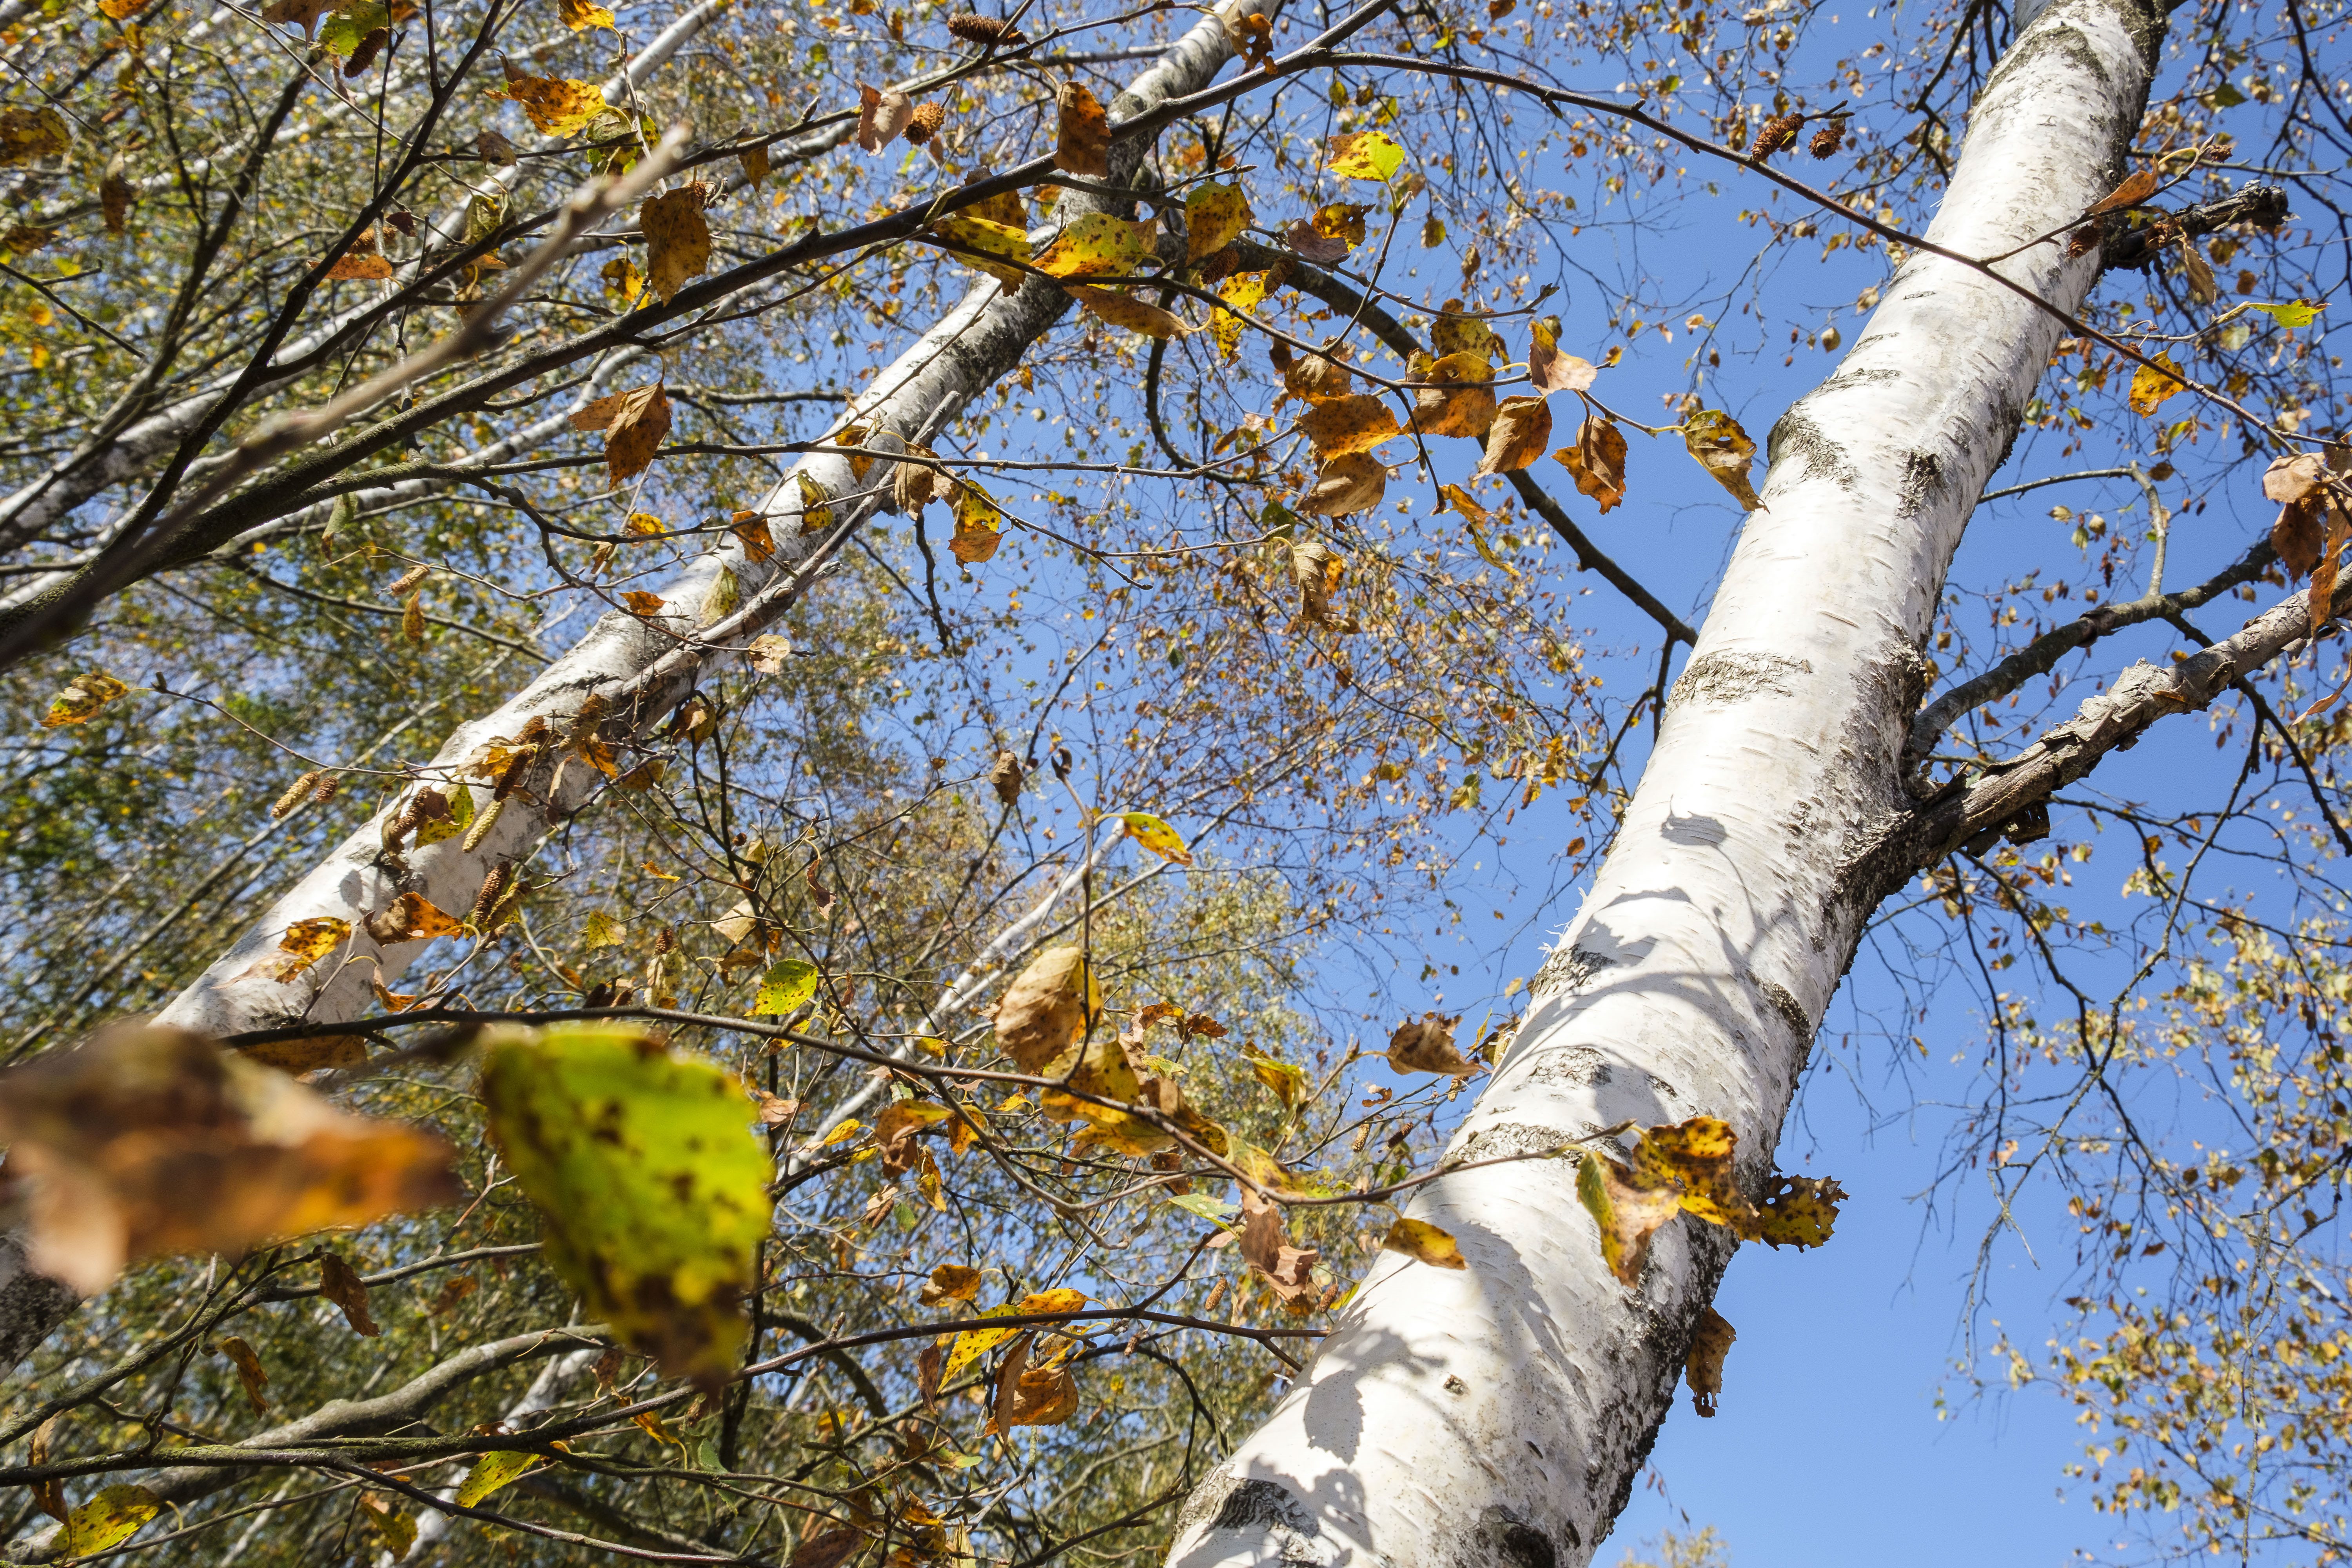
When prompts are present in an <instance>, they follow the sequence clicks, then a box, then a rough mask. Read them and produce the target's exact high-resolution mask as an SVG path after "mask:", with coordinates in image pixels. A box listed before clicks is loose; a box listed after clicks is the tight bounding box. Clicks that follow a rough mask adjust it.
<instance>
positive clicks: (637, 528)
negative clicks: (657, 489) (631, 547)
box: [621, 511, 669, 539]
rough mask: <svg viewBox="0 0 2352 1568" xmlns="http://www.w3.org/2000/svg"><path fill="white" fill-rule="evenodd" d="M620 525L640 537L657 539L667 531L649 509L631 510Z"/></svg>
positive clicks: (665, 526)
mask: <svg viewBox="0 0 2352 1568" xmlns="http://www.w3.org/2000/svg"><path fill="white" fill-rule="evenodd" d="M621 526H622V527H623V528H625V529H627V530H628V531H630V532H631V533H634V534H635V535H636V536H637V537H638V538H640V539H659V538H660V537H661V536H662V535H663V534H665V533H667V532H668V531H669V529H668V527H667V525H665V524H664V523H663V521H662V520H661V519H659V518H657V517H656V516H655V515H654V514H653V513H651V512H649V511H633V512H631V513H630V514H629V515H628V516H627V518H625V520H623V521H622V523H621Z"/></svg>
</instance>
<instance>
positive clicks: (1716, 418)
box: [1683, 408, 1764, 511]
mask: <svg viewBox="0 0 2352 1568" xmlns="http://www.w3.org/2000/svg"><path fill="white" fill-rule="evenodd" d="M1683 445H1684V446H1685V447H1688V448H1689V449H1690V455H1691V456H1692V457H1694V458H1697V459H1698V460H1699V465H1700V466H1701V467H1702V468H1706V471H1707V472H1708V473H1710V474H1712V475H1714V476H1715V482H1716V483H1717V484H1719V485H1721V486H1722V487H1723V488H1724V489H1727V490H1729V491H1730V492H1731V493H1732V494H1733V495H1735V496H1737V497H1738V498H1739V504H1740V505H1742V506H1744V507H1746V508H1747V509H1748V510H1750V511H1756V510H1761V509H1762V508H1763V506H1764V502H1763V501H1762V500H1760V499H1759V497H1758V496H1757V494H1756V490H1755V488H1754V487H1753V486H1751V485H1749V484H1748V463H1749V461H1750V460H1751V459H1753V458H1755V456H1756V443H1755V442H1753V441H1751V440H1749V439H1748V432H1747V431H1745V430H1742V429H1741V428H1740V427H1739V421H1738V420H1737V419H1734V418H1733V417H1732V416H1730V415H1728V414H1726V413H1723V412H1722V411H1721V410H1719V409H1713V408H1703V409H1701V410H1699V411H1698V412H1697V413H1696V414H1693V415H1691V416H1688V417H1686V418H1685V419H1684V421H1683Z"/></svg>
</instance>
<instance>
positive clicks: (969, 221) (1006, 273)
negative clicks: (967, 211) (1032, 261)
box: [931, 213, 1029, 289]
mask: <svg viewBox="0 0 2352 1568" xmlns="http://www.w3.org/2000/svg"><path fill="white" fill-rule="evenodd" d="M931 232H932V233H934V234H936V235H938V236H939V237H940V238H941V239H944V240H946V241H947V242H948V243H949V244H950V245H951V246H953V247H955V248H956V249H957V250H959V251H962V252H965V253H966V254H965V255H964V257H963V259H964V260H966V261H968V262H970V263H971V265H972V266H974V267H977V268H980V269H981V270H982V272H985V273H987V274H988V275H989V276H990V277H991V278H993V279H996V280H997V281H998V282H1000V283H1002V284H1003V285H1004V286H1005V288H1007V289H1018V288H1020V287H1021V285H1022V283H1023V282H1024V280H1025V279H1027V277H1028V274H1027V273H1025V272H1024V271H1022V270H1021V268H1023V267H1026V266H1027V265H1028V264H1029V234H1028V231H1027V230H1026V229H1021V228H1015V227H1014V226H1012V225H1011V224H1003V223H992V222H991V221H989V220H988V219H986V218H979V217H965V216H962V215H961V214H959V213H950V214H949V215H948V216H945V217H942V218H938V219H935V220H934V221H933V222H932V224H931ZM992 256H995V257H1002V258H1003V259H1004V261H1005V262H1006V263H1017V264H1018V265H1000V264H998V263H996V262H992V261H989V260H987V259H985V258H988V257H992Z"/></svg>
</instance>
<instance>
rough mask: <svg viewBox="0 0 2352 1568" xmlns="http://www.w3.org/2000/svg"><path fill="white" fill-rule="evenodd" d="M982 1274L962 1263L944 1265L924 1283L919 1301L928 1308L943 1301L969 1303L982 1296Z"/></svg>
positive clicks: (934, 1271)
mask: <svg viewBox="0 0 2352 1568" xmlns="http://www.w3.org/2000/svg"><path fill="white" fill-rule="evenodd" d="M980 1281H981V1272H980V1270H979V1269H977V1268H971V1267H968V1266H967V1265H964V1264H961V1263H942V1264H940V1266H939V1267H938V1268H934V1269H932V1270H931V1277H930V1278H929V1279H927V1280H925V1281H924V1282H923V1289H922V1290H921V1292H920V1293H919V1297H918V1300H920V1301H921V1302H922V1303H923V1305H924V1306H926V1307H936V1306H938V1305H939V1304H940V1302H942V1301H969V1300H971V1299H972V1298H973V1297H975V1296H977V1295H979V1294H980Z"/></svg>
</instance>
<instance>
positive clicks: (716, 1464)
mask: <svg viewBox="0 0 2352 1568" xmlns="http://www.w3.org/2000/svg"><path fill="white" fill-rule="evenodd" d="M694 1468H696V1469H698V1470H723V1469H725V1468H727V1466H726V1465H725V1463H724V1462H722V1461H721V1460H720V1458H719V1445H718V1444H716V1443H714V1442H712V1441H711V1440H710V1439H709V1438H708V1437H705V1438H704V1439H702V1441H701V1442H699V1443H697V1444H696V1445H695V1446H694Z"/></svg>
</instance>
